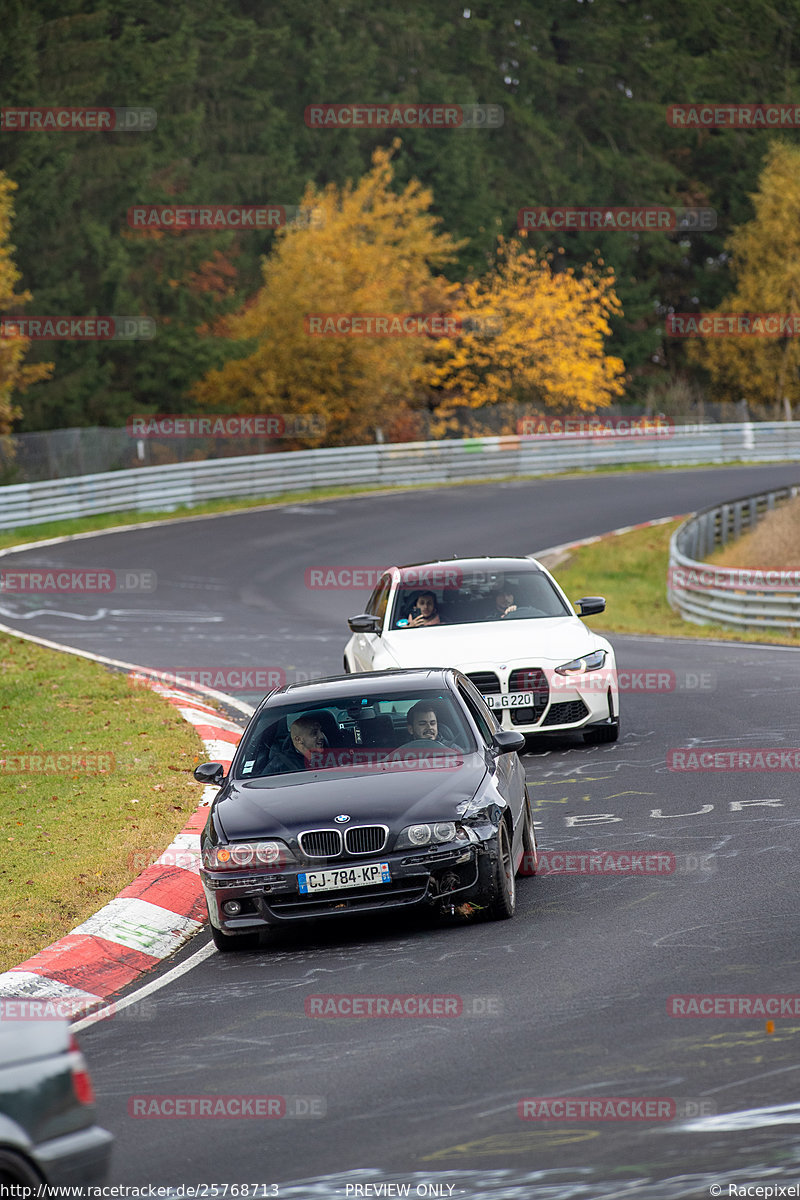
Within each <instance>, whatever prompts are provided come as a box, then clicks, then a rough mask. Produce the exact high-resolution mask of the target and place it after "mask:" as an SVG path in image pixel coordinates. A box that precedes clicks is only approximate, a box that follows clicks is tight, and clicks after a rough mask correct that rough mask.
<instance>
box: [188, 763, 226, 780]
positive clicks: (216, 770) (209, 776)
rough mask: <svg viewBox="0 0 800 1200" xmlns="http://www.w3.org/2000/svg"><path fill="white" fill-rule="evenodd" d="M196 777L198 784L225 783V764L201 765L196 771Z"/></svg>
mask: <svg viewBox="0 0 800 1200" xmlns="http://www.w3.org/2000/svg"><path fill="white" fill-rule="evenodd" d="M194 777H195V779H196V780H197V782H198V783H216V784H222V783H224V782H225V764H224V763H217V762H211V763H200V766H199V767H195V769H194Z"/></svg>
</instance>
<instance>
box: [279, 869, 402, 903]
mask: <svg viewBox="0 0 800 1200" xmlns="http://www.w3.org/2000/svg"><path fill="white" fill-rule="evenodd" d="M391 882H392V877H391V875H390V874H389V864H388V862H380V863H364V864H363V865H361V866H358V867H335V868H334V869H333V870H330V871H304V872H303V873H302V874H301V875H298V876H297V883H298V886H299V888H300V891H301V893H302V894H303V895H310V893H311V892H337V891H339V889H340V888H351V887H369V886H370V884H373V883H391Z"/></svg>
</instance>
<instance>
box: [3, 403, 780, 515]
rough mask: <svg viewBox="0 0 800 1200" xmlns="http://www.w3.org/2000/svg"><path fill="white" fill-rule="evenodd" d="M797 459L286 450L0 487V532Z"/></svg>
mask: <svg viewBox="0 0 800 1200" xmlns="http://www.w3.org/2000/svg"><path fill="white" fill-rule="evenodd" d="M798 458H800V422H793V421H770V422H763V423H751V424H741V425H684V426H680V427H678V428H675V429H670V430H667V431H666V432H665V433H661V434H655V433H654V434H651V435H647V436H643V435H640V434H627V435H626V434H619V433H615V434H613V435H612V434H609V435H603V436H587V437H580V436H557V435H539V436H535V437H530V438H525V437H486V438H466V439H464V440H463V441H438V442H410V443H403V444H385V445H374V446H346V447H342V448H334V449H324V450H295V451H284V452H282V453H277V454H257V455H248V456H243V457H241V458H225V459H211V460H205V461H203V462H184V463H175V464H171V465H167V466H157V467H141V468H139V469H134V470H125V471H107V472H104V473H102V474H99V475H80V476H75V477H73V478H69V479H54V480H50V481H46V482H39V483H17V484H10V485H9V486H7V487H2V488H0V529H17V528H20V527H23V526H27V525H39V524H41V523H42V522H45V521H53V520H58V519H61V518H74V517H86V516H91V515H92V514H94V513H110V512H126V511H128V512H148V511H151V512H152V511H156V510H160V511H171V510H173V509H175V508H177V507H178V506H180V505H194V504H200V503H202V502H203V501H205V500H216V499H232V498H234V497H254V496H264V497H268V496H275V495H279V494H281V493H284V492H298V491H308V490H310V489H312V488H317V487H335V486H341V484H343V483H346V484H348V485H350V486H353V485H356V486H358V485H362V486H364V487H382V486H386V487H390V486H393V485H396V484H415V483H416V484H420V485H425V484H431V483H447V482H457V481H466V480H470V479H496V478H500V477H503V476H515V475H516V476H536V475H546V474H550V473H552V472H554V471H564V470H569V469H572V468H583V469H592V468H601V467H607V466H618V465H624V464H626V463H650V464H656V465H662V466H675V465H685V466H691V465H693V464H696V463H704V462H715V463H728V462H740V461H743V460H744V461H750V462H780V461H785V460H787V459H798Z"/></svg>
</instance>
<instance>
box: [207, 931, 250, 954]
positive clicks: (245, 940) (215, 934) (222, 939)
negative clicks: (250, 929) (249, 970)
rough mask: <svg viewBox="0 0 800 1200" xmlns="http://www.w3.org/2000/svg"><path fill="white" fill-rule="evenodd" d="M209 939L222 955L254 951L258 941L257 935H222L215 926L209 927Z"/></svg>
mask: <svg viewBox="0 0 800 1200" xmlns="http://www.w3.org/2000/svg"><path fill="white" fill-rule="evenodd" d="M211 937H212V938H213V940H214V945H215V946H216V947H217V949H218V950H221V951H222V953H223V954H226V953H229V952H230V951H232V950H255V949H257V947H258V943H259V940H260V939H259V936H258V934H257V933H223V932H222V930H221V929H217V927H216V925H212V926H211Z"/></svg>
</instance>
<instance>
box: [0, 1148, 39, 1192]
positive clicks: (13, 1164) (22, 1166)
mask: <svg viewBox="0 0 800 1200" xmlns="http://www.w3.org/2000/svg"><path fill="white" fill-rule="evenodd" d="M12 1183H15V1184H22V1185H25V1186H26V1187H32V1188H38V1186H39V1184H41V1183H42V1176H41V1175H40V1174H39V1172H38V1171H37V1170H36V1168H35V1167H34V1166H33V1164H32V1163H30V1162H28V1160H27V1158H23V1156H22V1155H21V1154H17V1153H16V1151H14V1150H0V1185H2V1186H3V1187H8V1186H10V1185H11V1184H12Z"/></svg>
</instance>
